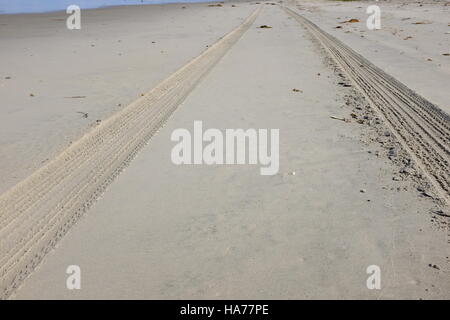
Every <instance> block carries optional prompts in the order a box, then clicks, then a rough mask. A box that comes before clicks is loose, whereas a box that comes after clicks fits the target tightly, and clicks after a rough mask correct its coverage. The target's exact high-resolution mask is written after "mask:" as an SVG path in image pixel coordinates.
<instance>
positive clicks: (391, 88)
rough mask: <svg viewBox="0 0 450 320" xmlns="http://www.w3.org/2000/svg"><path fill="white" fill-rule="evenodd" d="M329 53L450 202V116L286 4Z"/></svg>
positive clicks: (445, 200) (439, 193) (288, 11)
mask: <svg viewBox="0 0 450 320" xmlns="http://www.w3.org/2000/svg"><path fill="white" fill-rule="evenodd" d="M283 9H284V10H285V11H286V13H287V14H288V15H290V16H292V17H293V18H294V19H296V20H297V21H298V22H299V23H300V24H301V25H302V26H303V27H304V28H306V29H307V30H308V31H309V32H310V33H311V34H312V35H313V36H314V38H316V39H317V40H318V41H319V42H320V43H321V45H322V46H323V47H324V48H325V49H326V50H327V51H328V52H329V54H330V56H331V57H332V58H333V59H334V60H335V61H336V63H337V64H338V65H339V66H340V68H341V69H342V70H343V72H345V73H346V74H347V75H348V76H349V78H350V79H351V80H352V81H353V83H354V84H355V85H356V87H357V88H359V89H360V90H361V92H362V93H363V94H364V96H365V97H366V98H367V99H368V100H369V102H370V103H371V104H372V105H373V106H374V107H375V110H377V111H378V113H379V115H380V118H382V119H383V120H384V121H385V123H386V124H387V126H388V127H389V129H390V130H391V131H392V132H393V133H394V134H395V135H396V137H397V138H398V140H399V141H400V143H401V144H402V145H403V147H404V148H405V150H406V151H408V153H409V154H410V156H411V158H412V159H413V160H414V161H415V162H416V164H417V165H418V167H419V168H420V169H421V171H422V173H423V174H424V175H425V176H426V177H427V178H428V179H429V180H430V182H431V184H432V185H433V186H434V189H435V191H436V193H437V195H438V196H439V198H440V199H441V200H443V201H444V203H447V204H449V203H450V199H449V194H450V179H449V174H450V166H449V160H450V116H449V115H448V114H446V113H445V112H444V111H442V110H441V109H440V108H439V107H437V106H436V105H434V104H432V103H431V102H429V101H427V100H426V99H424V98H423V97H421V96H419V95H418V94H416V93H415V92H414V91H412V90H411V89H409V88H408V87H406V86H405V85H404V84H402V83H401V82H399V81H398V80H396V79H394V78H393V77H391V76H390V75H388V74H387V73H385V72H384V71H383V70H381V69H380V68H378V67H376V66H375V65H374V64H372V63H371V62H369V61H368V60H367V59H365V58H364V57H363V56H361V55H360V54H358V53H356V52H355V51H354V50H353V49H351V48H350V47H348V46H347V45H345V44H344V43H342V42H341V41H339V40H338V39H336V38H335V37H333V36H332V35H330V34H328V33H327V32H325V31H323V30H322V29H320V28H319V27H318V26H317V25H315V24H314V23H313V22H311V21H309V20H308V19H306V18H305V17H303V16H302V15H300V14H298V13H297V12H295V11H293V10H291V9H289V8H286V7H283Z"/></svg>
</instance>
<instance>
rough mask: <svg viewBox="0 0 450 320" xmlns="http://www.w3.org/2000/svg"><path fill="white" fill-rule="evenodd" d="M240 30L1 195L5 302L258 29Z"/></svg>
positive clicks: (0, 266) (0, 275) (0, 280)
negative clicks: (196, 89)
mask: <svg viewBox="0 0 450 320" xmlns="http://www.w3.org/2000/svg"><path fill="white" fill-rule="evenodd" d="M260 10H261V9H260V8H259V9H256V10H255V11H254V12H253V13H252V14H251V15H250V16H249V17H248V18H247V19H246V20H245V21H244V22H243V23H242V24H241V25H240V26H238V27H237V28H236V29H234V30H233V31H231V32H230V33H228V34H227V35H226V36H224V37H223V38H221V39H220V40H219V41H217V42H216V43H215V44H214V45H212V46H211V47H210V48H209V49H208V50H206V51H204V52H203V53H202V54H201V55H199V56H198V57H196V58H195V59H193V60H192V61H190V62H189V63H187V64H186V65H185V66H183V67H182V68H181V69H179V70H178V71H177V72H175V73H174V74H172V75H171V76H170V77H168V78H167V79H166V80H164V81H163V82H161V83H160V84H159V85H158V86H157V87H155V88H154V89H152V90H151V91H150V92H148V93H147V94H145V95H144V96H143V97H142V98H140V99H138V100H137V101H135V102H133V103H131V104H130V105H128V106H127V107H126V108H124V109H123V110H121V111H120V112H118V113H116V114H115V115H113V116H112V117H110V118H109V119H107V120H105V121H103V122H102V124H100V125H99V126H98V127H96V128H95V129H93V130H92V131H90V132H89V133H88V134H86V135H85V136H83V137H82V138H81V139H80V140H78V141H77V142H75V143H74V144H72V145H71V146H70V147H69V148H67V149H66V150H65V151H63V152H62V153H61V154H60V155H59V156H58V157H56V158H55V159H54V160H52V161H51V162H49V163H48V164H47V165H46V166H44V167H42V168H41V169H39V170H38V171H36V172H35V173H33V174H32V175H31V176H30V177H28V178H27V179H25V180H24V181H22V182H21V183H19V184H18V185H16V186H15V187H13V188H12V189H10V190H9V191H7V192H6V193H4V194H3V195H1V196H0V298H1V299H5V298H7V297H8V296H10V294H11V293H12V292H13V291H14V289H15V288H17V287H18V286H19V285H20V283H21V282H22V281H23V280H24V279H25V278H26V277H27V275H28V274H29V273H30V272H31V271H32V270H33V269H34V268H35V267H36V265H37V264H38V263H39V262H40V261H41V260H42V258H43V257H44V255H45V254H46V253H47V252H48V251H49V250H51V248H52V247H54V245H55V244H56V243H57V242H58V240H59V239H61V237H63V236H64V234H65V233H66V232H67V231H68V229H69V228H70V227H71V226H72V225H73V224H74V223H75V222H76V221H77V220H78V218H79V217H80V216H82V215H83V213H84V212H86V210H87V209H88V208H89V207H90V206H91V205H92V203H93V202H94V201H95V200H96V199H97V198H98V197H99V196H100V195H101V194H102V193H103V192H104V190H105V188H106V187H107V186H108V185H109V184H110V183H111V182H112V181H113V179H114V178H115V177H116V176H117V175H118V174H119V173H120V172H121V171H122V170H123V169H124V168H125V167H126V166H127V165H128V163H129V162H130V161H131V160H132V159H133V158H134V157H135V155H136V154H137V153H138V152H139V150H140V149H141V148H142V147H143V146H144V145H145V144H146V143H147V142H148V141H149V139H150V138H151V137H152V136H153V135H154V133H155V132H156V131H157V130H158V129H159V128H160V127H161V126H162V125H163V124H164V122H165V121H166V120H167V119H168V117H170V115H171V114H172V113H173V112H174V111H175V109H176V108H177V106H178V105H179V104H180V103H181V102H182V101H183V100H184V99H185V98H186V96H187V95H188V94H189V93H190V92H191V91H192V89H193V88H194V87H195V86H196V84H197V83H198V82H199V81H200V80H201V79H202V78H203V77H204V76H205V75H206V73H207V72H208V71H209V70H210V69H211V68H212V67H213V66H214V65H215V64H216V63H217V62H218V61H219V60H220V59H221V58H222V57H223V55H224V54H225V53H226V52H227V51H228V50H229V49H230V48H231V47H232V46H233V45H234V44H235V43H236V42H237V41H238V40H239V38H240V37H241V36H242V35H243V33H244V32H245V31H247V29H248V28H249V27H250V26H251V25H252V24H253V22H254V21H255V19H256V17H257V15H258V14H259V12H260Z"/></svg>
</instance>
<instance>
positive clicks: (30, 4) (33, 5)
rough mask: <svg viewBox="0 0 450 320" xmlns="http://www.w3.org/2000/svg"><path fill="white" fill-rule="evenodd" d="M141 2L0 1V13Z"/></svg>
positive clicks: (163, 0)
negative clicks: (74, 5)
mask: <svg viewBox="0 0 450 320" xmlns="http://www.w3.org/2000/svg"><path fill="white" fill-rule="evenodd" d="M198 1H200V0H193V1H192V0H144V1H143V3H144V4H150V3H170V2H198ZM141 3H142V2H141V0H0V13H21V12H27V13H29V12H46V11H56V10H65V9H66V8H67V7H68V6H69V5H71V4H76V5H78V6H79V7H80V8H81V9H87V8H98V7H102V6H114V5H131V4H141Z"/></svg>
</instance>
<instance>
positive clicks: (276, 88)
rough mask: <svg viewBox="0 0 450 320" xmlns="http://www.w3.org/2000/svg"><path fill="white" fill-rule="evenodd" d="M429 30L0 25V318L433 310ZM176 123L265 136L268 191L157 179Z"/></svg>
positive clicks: (325, 11)
mask: <svg viewBox="0 0 450 320" xmlns="http://www.w3.org/2000/svg"><path fill="white" fill-rule="evenodd" d="M370 4H377V5H379V6H380V7H381V10H382V28H381V29H380V30H368V29H367V27H366V24H365V20H366V18H367V13H366V11H365V10H366V7H367V6H368V5H370ZM449 10H450V6H448V5H446V3H445V2H440V1H438V2H431V1H424V2H421V3H409V2H406V1H397V0H396V1H378V2H375V1H373V2H367V1H351V2H342V1H310V0H305V1H300V0H297V1H286V2H271V1H269V2H261V3H260V2H258V3H257V2H254V1H253V2H250V1H249V2H244V1H240V2H237V1H236V2H224V3H180V4H165V5H145V6H121V7H108V8H100V9H90V10H83V11H82V28H81V30H68V29H67V28H66V25H65V19H66V18H67V14H66V13H65V12H53V13H39V14H17V15H0V39H1V41H0V95H1V96H2V98H3V99H2V103H1V105H0V115H1V116H0V155H1V157H0V177H1V179H0V241H1V244H2V245H1V247H0V298H3V299H449V298H450V281H448V272H449V270H450V259H449V255H450V238H449V237H450V225H449V215H450V209H449V199H450V198H449V184H450V179H449V162H450V161H449V160H450V159H449V153H448V152H449V150H450V140H449V137H450V117H449V113H450V95H449V93H448V83H449V79H450V56H448V55H446V54H447V53H449V50H450V34H449V31H450V27H449V26H448V23H450V21H447V20H448V16H449V15H448V13H449ZM351 19H355V21H356V20H357V22H348V21H350V20H351ZM346 21H347V22H346ZM338 26H339V28H336V27H338ZM195 121H202V123H203V128H204V130H206V129H208V128H214V129H217V130H218V131H223V132H225V130H226V129H230V128H231V129H233V128H242V129H244V130H245V129H249V128H255V129H278V130H279V169H278V171H277V172H276V174H273V175H261V174H260V167H259V166H258V165H254V164H238V165H231V164H217V163H216V164H213V165H206V164H203V165H186V164H185V165H177V164H174V162H173V159H171V154H172V153H173V147H174V145H175V142H174V141H173V133H174V132H176V130H177V129H180V128H184V129H186V130H188V131H193V126H194V123H195ZM249 144H250V142H249ZM249 152H250V151H249ZM71 265H76V266H79V268H80V270H81V272H82V273H81V274H82V280H81V289H80V290H69V289H68V287H67V282H66V280H67V277H68V274H67V273H66V270H67V267H68V266H71ZM374 265H375V266H377V267H379V269H380V270H381V279H382V280H381V287H380V288H377V289H375V290H374V289H370V288H369V287H368V285H367V278H368V277H369V275H368V273H367V268H368V267H369V266H374Z"/></svg>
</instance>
